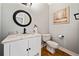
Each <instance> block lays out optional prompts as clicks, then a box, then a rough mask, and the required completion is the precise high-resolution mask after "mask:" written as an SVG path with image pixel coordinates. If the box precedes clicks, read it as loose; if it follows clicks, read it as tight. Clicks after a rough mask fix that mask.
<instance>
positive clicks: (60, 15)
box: [53, 7, 70, 24]
mask: <svg viewBox="0 0 79 59" xmlns="http://www.w3.org/2000/svg"><path fill="white" fill-rule="evenodd" d="M53 18H54V19H53V20H54V21H53V22H54V23H55V24H56V23H57V24H67V23H69V20H70V19H69V18H70V8H69V7H66V8H63V9H60V10H58V11H56V12H55V13H54V17H53Z"/></svg>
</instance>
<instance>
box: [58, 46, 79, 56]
mask: <svg viewBox="0 0 79 59" xmlns="http://www.w3.org/2000/svg"><path fill="white" fill-rule="evenodd" d="M59 49H60V50H62V51H64V52H66V53H68V54H69V55H71V56H79V54H77V53H75V52H72V51H70V50H68V49H65V48H63V47H59Z"/></svg>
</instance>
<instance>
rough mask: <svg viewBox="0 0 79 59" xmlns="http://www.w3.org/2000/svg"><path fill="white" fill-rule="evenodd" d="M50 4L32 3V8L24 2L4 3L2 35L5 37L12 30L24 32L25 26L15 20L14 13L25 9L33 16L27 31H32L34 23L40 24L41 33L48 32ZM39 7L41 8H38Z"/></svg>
mask: <svg viewBox="0 0 79 59" xmlns="http://www.w3.org/2000/svg"><path fill="white" fill-rule="evenodd" d="M48 7H49V6H48V4H32V6H31V9H30V8H28V7H26V6H24V5H22V4H17V3H15V4H12V3H6V4H2V36H3V38H4V37H6V36H7V35H8V33H12V32H16V31H18V32H20V33H23V28H22V27H20V26H18V25H16V24H15V23H14V21H13V13H14V12H15V11H16V10H20V9H22V10H25V11H27V12H29V13H30V15H31V16H32V23H31V25H29V26H27V27H26V29H27V32H28V33H32V31H33V25H34V24H36V25H37V26H38V30H39V33H48V13H49V11H48V10H49V8H48ZM38 8H39V9H38Z"/></svg>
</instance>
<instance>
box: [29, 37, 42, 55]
mask: <svg viewBox="0 0 79 59" xmlns="http://www.w3.org/2000/svg"><path fill="white" fill-rule="evenodd" d="M29 48H30V49H29V56H39V55H41V37H34V38H30V39H29Z"/></svg>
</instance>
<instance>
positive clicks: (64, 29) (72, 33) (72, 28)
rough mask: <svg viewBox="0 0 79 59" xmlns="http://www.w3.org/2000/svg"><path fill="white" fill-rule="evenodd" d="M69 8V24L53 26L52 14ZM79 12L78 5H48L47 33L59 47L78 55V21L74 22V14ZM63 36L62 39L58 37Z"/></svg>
mask: <svg viewBox="0 0 79 59" xmlns="http://www.w3.org/2000/svg"><path fill="white" fill-rule="evenodd" d="M67 6H69V7H70V23H69V24H54V23H53V13H54V12H55V11H57V10H59V9H62V8H65V7H67ZM78 12H79V4H61V3H58V4H50V6H49V32H50V33H51V34H52V36H53V40H54V41H56V42H58V43H59V44H60V45H61V46H63V47H65V48H67V49H69V50H72V51H74V52H76V53H79V48H77V47H78V45H79V40H78V38H79V35H78V33H79V30H78V29H79V20H75V18H74V14H75V13H78ZM59 34H62V35H64V36H65V37H64V39H59V38H58V35H59Z"/></svg>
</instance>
